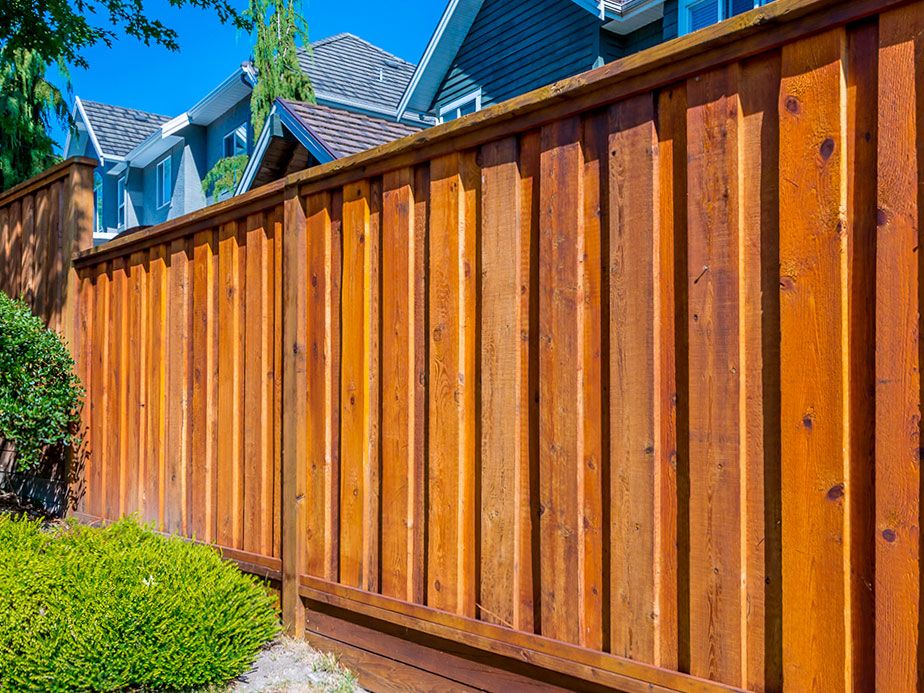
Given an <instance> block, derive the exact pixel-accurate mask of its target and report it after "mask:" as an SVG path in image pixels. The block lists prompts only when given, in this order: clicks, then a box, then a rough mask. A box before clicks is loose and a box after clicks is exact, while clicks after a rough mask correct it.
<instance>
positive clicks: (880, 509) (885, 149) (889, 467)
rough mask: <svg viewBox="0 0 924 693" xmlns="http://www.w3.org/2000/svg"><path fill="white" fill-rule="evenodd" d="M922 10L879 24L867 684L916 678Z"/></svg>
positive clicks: (886, 686)
mask: <svg viewBox="0 0 924 693" xmlns="http://www.w3.org/2000/svg"><path fill="white" fill-rule="evenodd" d="M922 31H924V8H922V5H921V3H920V2H916V3H913V4H911V5H908V6H907V7H905V8H902V9H900V10H895V11H893V12H889V13H887V14H884V15H883V16H882V17H881V19H880V22H879V47H880V49H879V90H878V91H879V97H878V103H879V114H880V121H879V137H878V164H879V165H878V173H879V176H878V195H877V196H878V229H877V240H876V269H877V272H876V361H875V363H876V471H875V475H876V506H875V507H876V519H875V528H876V544H875V546H876V548H875V551H876V565H875V594H876V606H875V618H876V630H875V632H876V645H875V646H876V688H877V690H896V691H897V690H915V689H916V688H917V687H918V686H919V685H920V676H921V640H920V638H921V634H920V595H921V563H920V561H921V546H920V541H921V539H920V527H921V525H920V523H921V500H920V489H921V471H920V459H921V457H920V452H921V431H920V424H921V376H920V365H921V345H920V335H919V332H920V320H921V316H920V312H921V291H922V289H921V265H920V263H921V253H920V249H919V245H920V223H921V202H922V195H921V183H922V180H924V179H922V166H921V161H922V158H921V155H922V150H921V147H922V132H924V123H922V118H921V107H920V104H921V100H922V93H921V92H922V89H924V82H922V79H921V75H922V74H924V57H922V45H924V44H922V38H921V33H922Z"/></svg>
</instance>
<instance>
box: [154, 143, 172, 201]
mask: <svg viewBox="0 0 924 693" xmlns="http://www.w3.org/2000/svg"><path fill="white" fill-rule="evenodd" d="M172 173H173V171H172V170H171V168H170V157H169V156H168V157H167V158H166V159H164V160H163V161H161V162H160V163H159V164H157V208H158V209H160V208H161V207H163V206H164V205H166V204H167V203H168V202H170V192H171V187H172V181H171V175H172Z"/></svg>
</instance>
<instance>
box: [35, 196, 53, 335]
mask: <svg viewBox="0 0 924 693" xmlns="http://www.w3.org/2000/svg"><path fill="white" fill-rule="evenodd" d="M34 200H35V227H34V229H35V231H34V233H35V246H34V251H33V253H34V254H33V256H32V273H33V274H32V281H33V297H32V302H31V304H30V308H32V312H33V313H35V314H36V315H38V316H39V317H41V318H42V321H43V322H46V323H47V320H48V316H47V315H45V301H46V299H47V297H48V281H49V275H50V272H49V267H48V265H47V263H46V261H47V259H48V217H49V209H48V190H47V189H44V188H43V189H41V190H39V191H37V192H36V194H35V197H34Z"/></svg>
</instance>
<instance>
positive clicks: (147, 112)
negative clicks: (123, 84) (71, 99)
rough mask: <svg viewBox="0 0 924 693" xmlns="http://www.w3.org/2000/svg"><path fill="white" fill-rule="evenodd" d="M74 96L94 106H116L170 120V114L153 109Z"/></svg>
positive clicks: (124, 109)
mask: <svg viewBox="0 0 924 693" xmlns="http://www.w3.org/2000/svg"><path fill="white" fill-rule="evenodd" d="M76 98H78V99H80V102H81V103H83V104H93V105H94V106H106V107H107V108H118V109H120V110H123V111H132V112H133V113H143V114H144V115H149V116H154V117H155V118H164V119H165V120H170V116H165V115H162V114H160V113H154V111H143V110H141V109H140V108H132V107H131V106H119V105H116V104H114V103H106V102H105V101H93V100H92V99H81V98H80V97H79V96H78V97H76Z"/></svg>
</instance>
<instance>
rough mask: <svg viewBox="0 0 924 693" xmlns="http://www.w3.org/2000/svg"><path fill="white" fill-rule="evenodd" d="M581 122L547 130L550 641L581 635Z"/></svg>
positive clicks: (542, 489)
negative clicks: (551, 639)
mask: <svg viewBox="0 0 924 693" xmlns="http://www.w3.org/2000/svg"><path fill="white" fill-rule="evenodd" d="M580 135H581V124H580V120H579V119H577V118H571V119H568V120H563V121H559V122H556V123H552V124H550V125H547V126H545V127H543V129H542V149H541V157H540V162H541V163H540V166H541V183H540V210H541V211H540V219H539V340H540V343H541V347H540V351H539V373H540V378H539V383H540V386H539V406H540V409H539V494H540V495H539V512H540V516H539V526H540V529H539V531H540V542H541V543H540V547H541V549H540V550H541V555H542V560H541V561H540V569H541V576H540V580H541V586H540V593H541V629H542V634H543V635H545V636H547V637H550V638H554V639H556V640H563V641H565V642H570V643H573V644H580V643H582V642H583V635H584V634H583V633H582V632H581V627H582V624H583V623H584V618H583V615H582V614H583V610H584V609H583V606H584V604H585V594H584V590H585V588H586V581H585V579H586V576H585V573H584V570H583V568H584V565H583V564H584V561H583V555H582V554H583V551H582V549H583V546H582V538H583V535H582V524H583V517H582V508H581V506H580V501H581V497H582V491H583V489H582V479H583V474H582V471H583V466H584V450H583V444H582V443H583V435H582V432H583V425H584V412H583V397H582V393H581V388H582V375H581V373H582V367H583V360H584V350H583V339H584V331H585V316H584V305H583V304H584V295H583V294H584V291H583V281H584V279H583V263H582V260H583V256H584V210H583V206H582V203H581V199H582V198H581V188H582V185H583V175H582V174H583V170H584V162H583V156H582V151H581V143H580Z"/></svg>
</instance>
